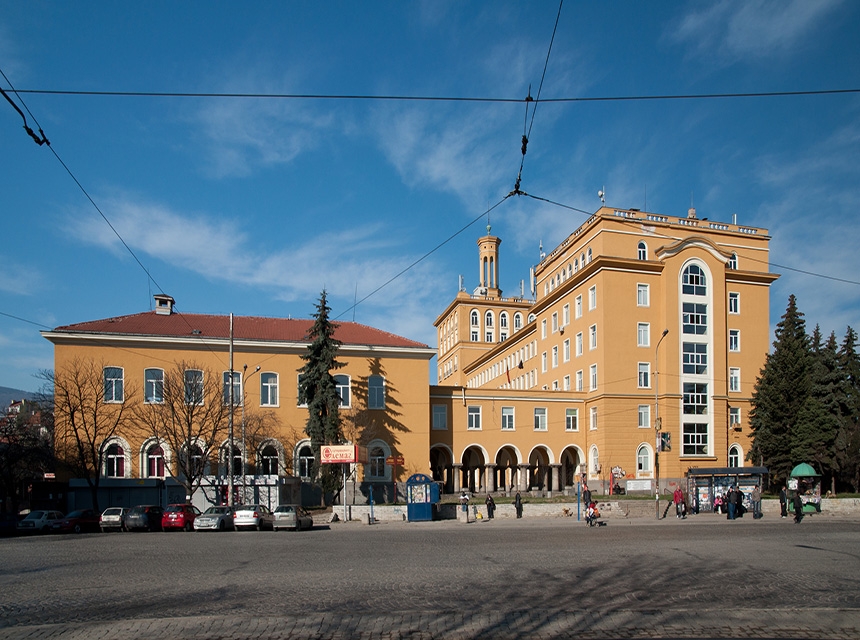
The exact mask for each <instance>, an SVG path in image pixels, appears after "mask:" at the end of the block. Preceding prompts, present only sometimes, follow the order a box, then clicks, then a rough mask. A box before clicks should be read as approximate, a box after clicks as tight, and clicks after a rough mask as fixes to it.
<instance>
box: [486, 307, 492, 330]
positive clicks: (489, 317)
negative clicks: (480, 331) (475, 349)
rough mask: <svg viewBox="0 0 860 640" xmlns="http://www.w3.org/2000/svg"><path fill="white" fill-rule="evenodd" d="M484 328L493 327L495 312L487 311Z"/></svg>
mask: <svg viewBox="0 0 860 640" xmlns="http://www.w3.org/2000/svg"><path fill="white" fill-rule="evenodd" d="M484 326H486V327H492V326H493V312H492V311H487V313H485V314H484Z"/></svg>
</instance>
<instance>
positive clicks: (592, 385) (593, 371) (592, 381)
mask: <svg viewBox="0 0 860 640" xmlns="http://www.w3.org/2000/svg"><path fill="white" fill-rule="evenodd" d="M588 372H589V373H588V381H589V383H588V390H589V391H597V365H596V364H593V365H591V366H590V367H589V369H588Z"/></svg>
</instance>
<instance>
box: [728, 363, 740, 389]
mask: <svg viewBox="0 0 860 640" xmlns="http://www.w3.org/2000/svg"><path fill="white" fill-rule="evenodd" d="M740 390H741V370H740V369H739V368H738V367H729V391H734V392H740Z"/></svg>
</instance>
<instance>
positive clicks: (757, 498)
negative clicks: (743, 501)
mask: <svg viewBox="0 0 860 640" xmlns="http://www.w3.org/2000/svg"><path fill="white" fill-rule="evenodd" d="M750 500H751V501H752V509H753V520H758V519H759V518H761V489H760V488H759V486H758V485H756V486H754V487H753V490H752V493H751V494H750Z"/></svg>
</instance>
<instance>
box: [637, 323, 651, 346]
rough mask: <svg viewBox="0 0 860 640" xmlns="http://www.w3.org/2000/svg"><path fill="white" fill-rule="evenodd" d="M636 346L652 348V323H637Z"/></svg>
mask: <svg viewBox="0 0 860 640" xmlns="http://www.w3.org/2000/svg"><path fill="white" fill-rule="evenodd" d="M636 346H637V347H650V346H651V323H650V322H637V323H636Z"/></svg>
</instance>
